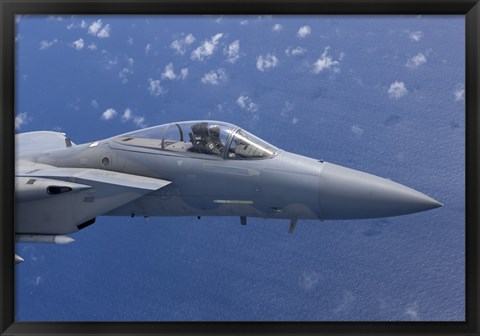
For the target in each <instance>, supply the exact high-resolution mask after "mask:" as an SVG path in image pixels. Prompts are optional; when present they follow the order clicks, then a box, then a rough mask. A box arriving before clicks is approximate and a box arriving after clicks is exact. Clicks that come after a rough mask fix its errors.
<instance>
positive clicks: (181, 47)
mask: <svg viewBox="0 0 480 336" xmlns="http://www.w3.org/2000/svg"><path fill="white" fill-rule="evenodd" d="M193 42H195V36H193V35H192V34H188V35H187V36H186V37H185V38H183V39H178V40H175V41H173V42H172V43H171V44H170V48H172V49H174V50H175V51H176V52H177V53H178V54H180V55H184V54H185V53H186V52H187V47H188V46H189V45H190V44H192V43H193Z"/></svg>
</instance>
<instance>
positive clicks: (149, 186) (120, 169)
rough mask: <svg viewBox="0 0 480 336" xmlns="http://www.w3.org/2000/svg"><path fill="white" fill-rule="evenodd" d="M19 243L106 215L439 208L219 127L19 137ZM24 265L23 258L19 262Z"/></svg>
mask: <svg viewBox="0 0 480 336" xmlns="http://www.w3.org/2000/svg"><path fill="white" fill-rule="evenodd" d="M16 146H17V147H16V150H17V153H16V177H15V198H16V208H15V210H16V224H15V225H16V226H15V233H16V241H17V242H41V243H54V244H66V243H69V242H72V241H73V239H72V238H70V237H68V236H65V235H66V234H70V233H73V232H75V231H78V230H82V229H84V228H86V227H87V226H89V225H91V224H93V223H95V219H96V217H98V216H131V217H135V216H142V217H150V216H196V217H199V218H200V217H202V216H237V217H239V218H240V223H241V224H246V223H247V218H248V217H260V218H273V219H287V220H289V221H290V227H289V232H293V229H294V228H295V225H296V223H297V221H298V220H299V219H314V220H322V221H323V220H338V219H366V218H379V217H389V216H400V215H406V214H412V213H415V212H419V211H424V210H429V209H433V208H437V207H440V206H441V204H440V203H439V202H437V201H436V200H434V199H433V198H431V197H429V196H426V195H424V194H422V193H420V192H418V191H415V190H413V189H411V188H408V187H406V186H404V185H401V184H399V183H396V182H393V181H391V180H389V179H385V178H381V177H378V176H374V175H371V174H368V173H364V172H360V171H357V170H353V169H349V168H346V167H342V166H339V165H335V164H332V163H328V162H325V161H323V160H316V159H313V158H309V157H305V156H301V155H297V154H293V153H290V152H287V151H284V150H281V149H279V148H277V147H275V146H273V145H271V144H269V143H267V142H266V141H264V140H262V139H260V138H258V137H256V136H254V135H253V134H251V133H249V132H247V131H245V130H244V129H242V128H240V127H237V126H235V125H232V124H228V123H225V122H220V121H210V120H207V121H183V122H174V123H169V124H165V125H160V126H155V127H150V128H146V129H142V130H137V131H134V132H130V133H126V134H122V135H118V136H114V137H111V138H108V139H105V140H99V141H93V142H90V143H86V144H81V145H76V144H74V143H73V142H72V141H71V140H70V139H69V138H68V137H67V136H66V135H65V134H64V133H58V132H50V131H41V132H29V133H21V134H17V135H16ZM15 260H16V262H21V261H22V260H23V259H21V257H19V256H16V258H15Z"/></svg>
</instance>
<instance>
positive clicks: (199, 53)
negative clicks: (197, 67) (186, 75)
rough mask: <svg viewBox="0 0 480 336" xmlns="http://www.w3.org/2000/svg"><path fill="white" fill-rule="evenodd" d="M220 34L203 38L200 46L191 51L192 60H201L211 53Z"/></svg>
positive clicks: (220, 36)
mask: <svg viewBox="0 0 480 336" xmlns="http://www.w3.org/2000/svg"><path fill="white" fill-rule="evenodd" d="M222 36H223V34H222V33H218V34H216V35H214V36H212V37H211V38H210V39H209V40H205V41H204V42H203V44H202V45H201V46H200V47H198V48H197V49H195V50H194V51H193V52H192V55H191V58H192V60H199V61H203V60H204V59H205V58H207V57H210V56H211V55H213V53H214V52H215V49H216V48H217V45H218V43H219V42H220V39H221V38H222Z"/></svg>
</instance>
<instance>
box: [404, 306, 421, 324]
mask: <svg viewBox="0 0 480 336" xmlns="http://www.w3.org/2000/svg"><path fill="white" fill-rule="evenodd" d="M405 315H407V316H408V318H409V319H410V320H412V321H419V320H420V318H419V316H418V304H417V303H416V302H415V303H414V304H413V305H410V306H409V307H407V309H406V310H405Z"/></svg>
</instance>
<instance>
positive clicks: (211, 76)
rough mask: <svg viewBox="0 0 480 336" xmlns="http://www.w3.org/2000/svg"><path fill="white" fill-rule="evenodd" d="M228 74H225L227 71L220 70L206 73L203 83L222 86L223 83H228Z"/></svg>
mask: <svg viewBox="0 0 480 336" xmlns="http://www.w3.org/2000/svg"><path fill="white" fill-rule="evenodd" d="M227 79H228V78H227V73H226V72H225V69H223V68H219V69H217V70H212V71H210V72H208V73H206V74H205V75H204V76H203V77H202V83H204V84H211V85H220V84H221V83H224V82H226V81H227Z"/></svg>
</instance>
